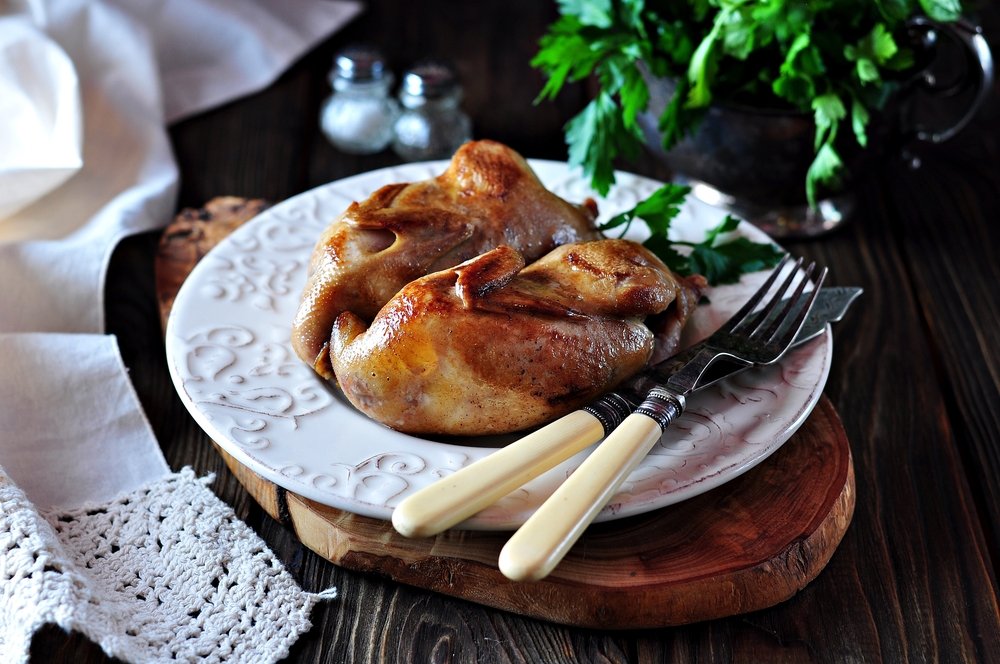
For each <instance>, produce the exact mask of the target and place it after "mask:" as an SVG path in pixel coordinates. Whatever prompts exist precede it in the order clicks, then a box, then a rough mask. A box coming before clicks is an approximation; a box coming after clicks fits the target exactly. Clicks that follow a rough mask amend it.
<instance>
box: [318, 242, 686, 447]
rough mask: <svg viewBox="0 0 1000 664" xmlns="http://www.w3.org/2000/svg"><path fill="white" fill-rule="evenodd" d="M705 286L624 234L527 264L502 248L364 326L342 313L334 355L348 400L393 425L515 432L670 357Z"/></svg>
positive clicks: (428, 284) (401, 298)
mask: <svg viewBox="0 0 1000 664" xmlns="http://www.w3.org/2000/svg"><path fill="white" fill-rule="evenodd" d="M703 287H704V280H703V279H702V278H701V277H699V276H695V277H689V278H687V279H682V278H680V277H678V276H676V275H675V274H674V273H672V272H671V271H670V270H669V269H668V268H667V267H666V266H665V265H664V264H663V263H662V262H661V261H660V260H659V259H658V258H657V257H656V256H655V255H653V254H652V253H651V252H650V251H648V250H647V249H645V248H644V247H642V246H641V245H639V244H637V243H634V242H630V241H627V240H599V241H592V242H582V243H574V244H569V245H565V246H561V247H558V248H556V249H555V250H553V251H552V252H550V253H548V254H547V255H545V256H544V257H542V258H541V259H539V260H537V261H536V262H534V263H532V264H530V265H528V266H527V267H525V258H524V255H523V254H522V253H521V252H519V251H517V250H516V249H514V248H512V247H510V246H506V245H503V246H500V247H497V248H496V249H493V250H492V251H489V252H487V253H485V254H483V255H481V256H478V257H477V258H474V259H472V260H470V261H468V262H465V263H463V264H461V265H459V266H458V267H454V268H450V269H445V270H441V271H439V272H436V273H434V274H430V275H428V276H426V277H423V278H420V279H417V280H416V281H413V282H412V283H410V284H408V285H407V286H405V287H404V288H403V289H402V290H401V291H400V292H399V293H398V294H397V295H395V297H393V298H392V299H391V300H390V301H389V302H388V303H387V304H386V305H385V307H384V308H382V310H381V311H380V312H379V313H378V315H377V316H376V317H375V318H374V321H373V322H372V323H371V326H370V327H369V325H368V324H367V323H366V321H365V320H363V319H362V318H361V317H359V316H357V315H355V314H354V313H353V312H351V311H346V312H344V313H341V314H340V315H339V316H338V317H337V319H336V322H335V324H334V326H333V334H332V338H331V352H330V358H331V360H332V362H333V370H334V372H335V373H336V376H337V380H338V382H339V384H340V387H341V389H342V390H343V392H344V394H345V395H346V396H347V398H348V399H350V401H351V403H353V404H354V405H355V406H356V407H357V408H358V409H360V410H361V411H363V412H364V413H366V414H368V415H369V416H370V417H372V418H374V419H376V420H379V421H381V422H383V423H384V424H387V425H388V426H390V427H393V428H395V429H398V430H401V431H405V432H410V433H432V434H454V435H479V434H489V433H502V432H510V431H516V430H520V429H524V428H527V427H531V426H534V425H537V424H540V423H542V422H544V421H546V420H549V419H552V418H554V417H558V416H560V415H562V414H565V413H567V412H569V411H571V410H574V409H576V408H578V407H580V406H582V405H584V404H586V403H587V402H589V401H591V400H592V399H594V398H595V397H596V396H598V395H599V394H601V393H602V392H605V391H607V390H609V389H612V388H614V387H615V386H616V385H617V384H618V383H620V382H621V381H623V380H624V379H626V378H627V377H629V376H631V375H632V374H634V373H635V372H637V371H639V370H640V369H641V368H642V367H643V366H644V365H645V364H646V362H647V361H648V360H649V359H650V357H651V356H652V355H653V353H654V352H656V353H657V355H660V356H666V355H670V354H672V353H673V351H674V350H676V344H677V343H678V341H679V330H680V328H681V327H682V326H683V323H684V321H685V320H686V319H687V318H688V315H689V314H690V312H691V311H692V310H693V308H694V307H695V306H696V304H697V301H698V298H699V295H700V291H701V289H702V288H703ZM644 321H646V322H649V323H650V325H647V324H646V322H644ZM651 327H652V328H655V329H658V330H660V331H661V332H662V333H661V334H659V335H656V334H654V332H653V330H652V329H651ZM657 344H659V347H657Z"/></svg>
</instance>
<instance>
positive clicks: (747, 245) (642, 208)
mask: <svg viewBox="0 0 1000 664" xmlns="http://www.w3.org/2000/svg"><path fill="white" fill-rule="evenodd" d="M690 191H691V188H690V187H688V186H685V185H679V184H673V183H668V184H665V185H663V186H662V187H660V188H659V189H657V190H656V191H654V192H653V193H652V194H651V195H650V196H649V197H648V198H646V199H645V200H643V201H640V202H639V203H638V204H637V205H636V206H635V207H633V208H632V209H630V210H626V211H625V212H622V213H621V214H617V215H615V216H614V217H612V218H611V219H609V220H608V221H607V222H605V223H604V224H602V225H601V227H600V228H601V230H602V231H607V230H611V229H614V228H621V229H622V230H621V233H620V234H619V237H621V236H623V235H625V233H627V232H628V230H629V228H630V227H631V226H632V223H633V222H634V221H635V220H637V219H641V220H642V221H643V222H645V224H646V226H647V227H648V228H649V231H650V236H649V238H647V239H646V241H645V242H643V243H642V244H643V246H644V247H646V248H647V249H649V250H650V251H652V252H653V253H654V254H656V255H657V256H658V257H659V258H660V260H662V261H663V262H664V263H665V264H666V265H667V267H669V268H670V269H671V270H673V271H674V272H677V273H678V274H681V275H690V274H701V275H703V276H704V277H705V279H707V280H708V283H709V284H711V285H713V286H714V285H717V284H722V283H732V282H734V281H738V280H739V277H740V275H741V274H743V273H745V272H754V271H756V270H761V269H764V268H765V267H769V266H772V265H775V264H776V263H777V261H778V259H779V258H780V257H781V252H780V251H778V249H777V248H776V247H775V246H774V245H772V244H770V243H764V244H759V243H756V242H752V241H750V240H749V239H747V238H744V237H738V238H735V239H728V240H726V239H725V236H726V234H728V233H731V232H732V231H734V230H736V228H737V227H738V226H739V223H740V221H739V219H737V218H736V217H733V216H732V215H726V218H725V219H723V220H722V222H721V223H719V224H718V225H717V226H715V227H713V228H710V229H709V230H708V231H707V232H706V233H705V239H704V240H702V241H701V242H698V243H690V242H677V241H672V240H671V239H670V237H669V234H670V225H671V223H672V222H673V220H674V218H675V217H676V216H677V215H678V213H680V210H681V205H683V203H684V200H685V198H686V197H687V195H688V194H689V193H690ZM683 247H687V248H688V249H689V250H690V251H689V253H687V255H685V254H684V253H681V252H680V251H679V250H678V248H683Z"/></svg>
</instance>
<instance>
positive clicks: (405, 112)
mask: <svg viewBox="0 0 1000 664" xmlns="http://www.w3.org/2000/svg"><path fill="white" fill-rule="evenodd" d="M461 100H462V87H461V86H460V85H459V82H458V78H457V77H456V76H455V73H454V72H453V71H452V69H451V68H450V67H448V66H447V65H445V64H443V63H440V62H424V63H422V64H418V65H416V66H414V67H413V68H411V69H409V70H408V71H407V72H406V73H405V74H404V75H403V82H402V85H401V86H400V90H399V101H400V104H401V105H402V107H403V108H402V111H401V112H400V114H399V117H398V118H397V119H396V124H395V135H394V137H393V141H392V148H393V150H395V151H396V154H398V155H399V156H400V157H402V158H403V159H406V160H407V161H421V160H425V159H444V158H447V157H451V156H452V154H454V152H455V150H457V149H458V148H459V146H460V145H462V143H464V142H465V141H467V140H469V139H470V138H472V122H471V121H470V120H469V116H468V115H466V114H465V112H463V111H462V109H461V107H460V106H459V102H461Z"/></svg>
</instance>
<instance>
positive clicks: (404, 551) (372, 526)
mask: <svg viewBox="0 0 1000 664" xmlns="http://www.w3.org/2000/svg"><path fill="white" fill-rule="evenodd" d="M264 207H266V204H264V203H263V202H262V201H248V200H245V199H237V198H219V199H214V200H213V201H211V202H209V203H208V204H207V205H206V207H205V208H204V209H201V210H185V211H183V212H182V213H181V214H180V215H179V216H178V217H177V220H176V221H175V222H174V224H172V225H171V226H170V227H168V228H167V229H166V231H165V233H164V235H163V239H162V241H161V245H160V251H159V254H158V256H157V290H158V295H159V300H160V307H161V313H162V315H163V319H164V320H166V315H167V312H168V311H169V309H170V306H171V304H172V303H173V298H174V295H176V292H177V289H178V288H179V287H180V284H181V282H182V281H183V279H184V277H185V276H186V275H187V274H188V273H189V272H190V270H191V268H193V267H194V265H195V263H197V261H198V260H200V258H201V257H202V256H204V255H205V253H207V251H208V250H209V249H210V248H211V247H212V246H214V245H215V243H217V242H218V241H219V240H220V239H222V237H224V236H225V235H226V234H228V233H229V232H230V231H231V230H232V229H234V228H236V227H237V226H239V225H240V224H241V223H243V222H244V221H246V220H247V219H249V218H251V217H252V216H254V215H255V214H256V213H257V212H259V211H260V210H262V209H264ZM217 449H218V450H219V453H220V454H221V455H222V456H223V457H224V459H225V461H226V463H227V465H228V466H229V468H230V469H231V470H232V472H233V473H234V474H235V475H236V477H237V478H238V479H239V481H240V482H241V483H242V484H243V486H244V487H246V489H247V491H249V492H250V494H251V495H252V496H253V497H254V498H255V499H256V500H257V502H258V503H260V505H261V506H262V507H263V508H264V510H266V511H267V513H268V514H270V515H271V516H272V517H273V518H275V519H277V520H279V521H280V522H281V523H282V524H284V525H285V526H286V527H288V528H291V529H293V531H294V532H295V534H296V536H297V537H298V538H299V539H300V540H301V541H302V543H303V544H305V545H306V546H307V547H309V548H310V549H312V550H313V551H315V552H316V553H318V554H319V555H321V556H323V557H324V558H326V559H327V560H330V561H332V562H334V563H336V564H338V565H341V566H343V567H345V568H348V569H351V570H356V571H360V572H370V573H374V574H378V575H381V576H384V577H388V578H390V579H393V580H395V581H399V582H401V583H405V584H409V585H413V586H417V587H421V588H426V589H429V590H434V591H437V592H441V593H444V594H447V595H453V596H456V597H461V598H463V599H467V600H471V601H473V602H478V603H480V604H485V605H488V606H492V607H497V608H500V609H505V610H507V611H512V612H514V613H518V614H522V615H526V616H532V617H534V618H540V619H544V620H550V621H554V622H559V623H564V624H569V625H578V626H585V627H597V628H602V629H629V628H647V627H663V626H668V625H679V624H685V623H691V622H697V621H702V620H709V619H712V618H720V617H724V616H730V615H735V614H739V613H746V612H749V611H755V610H758V609H763V608H766V607H769V606H773V605H775V604H777V603H779V602H782V601H784V600H787V599H788V598H790V597H791V596H792V595H794V594H795V593H796V592H798V591H799V590H801V589H802V588H803V587H805V586H806V584H808V583H809V582H810V581H812V580H813V579H814V578H815V577H816V576H817V575H818V574H819V573H820V571H821V570H822V569H823V568H824V567H825V566H826V564H827V562H829V560H830V557H831V556H832V555H833V552H834V550H835V549H836V547H837V545H838V544H839V543H840V541H841V538H842V537H843V535H844V533H845V531H846V530H847V527H848V525H849V524H850V521H851V517H852V515H853V513H854V499H855V496H854V467H853V463H852V460H851V451H850V445H849V444H848V440H847V437H846V435H845V433H844V429H843V427H842V426H841V423H840V419H839V417H838V415H837V412H836V410H835V409H834V407H833V405H832V404H831V403H830V401H829V400H828V399H826V397H823V398H822V399H821V401H820V403H819V405H818V406H817V408H816V409H815V410H814V411H813V413H812V414H811V415H810V417H809V419H808V420H807V421H806V423H805V424H804V425H803V426H802V428H801V429H800V430H799V431H798V432H797V433H796V434H795V435H794V436H793V437H792V439H791V440H789V441H788V442H787V443H786V444H785V445H783V446H782V447H781V449H779V450H778V451H777V452H776V453H775V454H774V455H772V456H771V457H769V458H768V459H767V460H765V461H764V462H762V463H761V464H760V465H759V466H757V467H756V468H754V469H753V470H751V471H749V472H748V473H746V474H744V475H742V476H740V477H738V478H736V479H735V480H733V481H731V482H728V483H727V484H725V485H723V486H721V487H719V488H717V489H714V490H712V491H710V492H708V493H706V494H703V495H701V496H698V497H696V498H693V499H691V500H688V501H685V502H682V503H680V504H678V505H674V506H671V507H666V508H662V509H660V510H656V511H654V512H650V513H648V514H644V515H640V516H636V517H631V518H627V519H623V520H620V521H613V522H608V523H603V524H597V525H594V526H591V527H590V529H588V531H587V532H586V534H585V535H584V536H583V538H582V539H581V540H580V541H579V542H578V543H577V544H576V546H575V547H574V548H573V550H572V551H571V552H570V553H569V555H568V556H567V557H566V558H565V559H564V560H563V562H562V563H561V564H560V565H559V567H558V568H557V569H556V570H555V572H553V573H552V574H551V575H550V576H549V577H548V578H546V579H544V580H542V581H536V582H514V581H510V580H508V579H507V578H505V577H504V576H503V575H502V574H500V572H499V570H498V569H497V565H496V563H497V556H498V554H499V551H500V548H501V547H502V546H503V544H504V543H505V542H506V540H507V538H508V537H509V534H508V533H491V532H473V531H459V530H453V531H449V532H446V533H443V534H441V535H438V536H437V537H433V538H426V539H407V538H404V537H402V536H400V535H398V534H397V533H396V532H395V531H394V530H393V529H392V526H391V525H390V524H389V523H387V522H385V521H380V520H377V519H371V518H368V517H363V516H358V515H356V514H351V513H349V512H344V511H341V510H337V509H334V508H331V507H327V506H324V505H321V504H319V503H316V502H313V501H311V500H308V499H306V498H303V497H301V496H299V495H296V494H295V493H293V492H291V491H288V490H286V489H283V488H281V487H279V486H277V485H275V484H273V483H272V482H270V481H268V480H265V479H263V478H261V477H260V476H259V475H257V474H255V473H254V472H252V471H251V470H249V469H248V468H246V467H245V466H243V465H242V464H240V463H239V462H238V461H236V460H235V459H233V458H232V457H231V456H229V455H228V454H227V453H226V452H225V451H224V450H222V449H221V448H218V447H217Z"/></svg>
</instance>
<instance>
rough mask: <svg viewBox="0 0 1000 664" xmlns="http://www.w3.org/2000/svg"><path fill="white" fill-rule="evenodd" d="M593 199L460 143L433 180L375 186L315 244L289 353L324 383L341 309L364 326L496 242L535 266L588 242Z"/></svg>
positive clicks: (494, 146)
mask: <svg viewBox="0 0 1000 664" xmlns="http://www.w3.org/2000/svg"><path fill="white" fill-rule="evenodd" d="M595 217H596V208H595V205H594V203H593V201H587V202H586V203H585V204H584V205H581V206H577V205H571V204H569V203H567V202H566V201H564V200H562V199H561V198H559V197H558V196H556V195H554V194H552V193H551V192H549V191H548V190H546V189H545V187H543V186H542V184H541V182H539V180H538V178H537V177H536V176H535V174H534V173H533V172H532V171H531V169H530V168H529V167H528V164H527V163H526V162H525V161H524V159H523V158H522V157H521V156H520V155H519V154H517V153H516V152H514V151H513V150H511V149H510V148H508V147H506V146H504V145H502V144H500V143H496V142H493V141H477V142H471V143H466V144H465V145H464V146H462V147H461V148H460V149H459V150H458V152H456V153H455V156H454V157H453V158H452V161H451V164H450V166H449V167H448V169H447V170H446V171H445V172H444V173H443V174H442V175H440V176H438V177H436V178H433V179H430V180H426V181H424V182H416V183H411V184H392V185H388V186H385V187H382V188H381V189H379V190H378V191H376V192H375V193H374V194H372V195H371V197H370V198H369V199H368V200H366V201H363V202H361V203H352V204H351V206H350V207H348V208H347V210H346V211H345V212H344V213H343V215H342V216H341V217H340V218H339V219H338V220H336V221H335V222H334V223H333V224H331V225H330V226H329V227H328V228H327V230H326V231H325V232H324V234H323V236H322V237H321V238H320V240H319V242H318V244H317V245H316V249H315V251H314V252H313V255H312V259H311V263H310V274H309V280H308V282H307V284H306V287H305V291H304V292H303V295H302V301H301V303H300V305H299V309H298V312H297V313H296V315H295V320H294V322H293V325H292V347H293V348H294V349H295V352H296V353H297V354H298V355H299V357H301V358H302V359H303V360H304V361H306V362H308V363H309V364H310V365H312V366H313V368H315V369H316V371H317V372H319V373H320V374H321V375H323V376H324V377H326V378H332V377H333V374H332V372H331V369H330V361H329V357H328V356H329V349H328V342H329V339H330V330H331V328H332V326H333V321H334V320H336V318H337V316H339V315H340V314H341V313H343V312H344V311H350V312H352V313H354V314H356V315H357V316H359V317H360V318H362V319H363V320H366V321H369V320H371V319H372V318H373V317H374V316H375V314H376V313H377V312H378V310H379V309H381V308H382V305H384V304H385V303H386V302H388V301H389V298H391V297H392V296H393V295H395V294H396V293H397V292H398V291H399V289H400V288H402V287H403V286H405V285H406V284H408V283H410V282H411V281H413V280H414V279H416V278H418V277H422V276H424V275H426V274H429V273H431V272H436V271H438V270H443V269H445V268H448V267H453V266H455V265H458V264H459V263H461V262H462V261H465V260H468V259H470V258H472V257H474V256H478V255H480V254H482V253H484V252H487V251H489V250H490V249H493V248H495V247H497V246H499V245H501V244H506V245H510V246H511V247H514V248H515V249H517V250H518V251H520V252H521V253H522V254H523V255H524V257H525V259H526V260H528V261H529V262H530V261H533V260H535V259H536V258H538V257H539V256H542V255H544V254H545V253H547V252H548V251H550V250H551V249H552V248H554V247H556V246H558V245H560V244H566V243H568V242H577V241H580V240H590V239H596V238H597V237H598V232H597V231H596V230H595V228H594V218H595Z"/></svg>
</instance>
